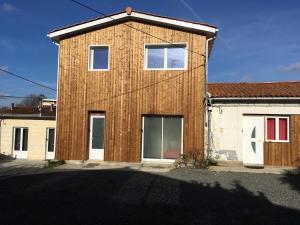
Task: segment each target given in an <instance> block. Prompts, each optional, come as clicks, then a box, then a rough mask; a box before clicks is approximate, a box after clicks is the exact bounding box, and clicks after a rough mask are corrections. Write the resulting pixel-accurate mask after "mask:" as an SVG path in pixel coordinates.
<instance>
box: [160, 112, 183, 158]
mask: <svg viewBox="0 0 300 225" xmlns="http://www.w3.org/2000/svg"><path fill="white" fill-rule="evenodd" d="M181 121H182V119H181V118H174V117H173V118H171V117H164V126H163V127H164V130H163V133H164V135H163V157H164V159H177V158H179V156H180V152H181V138H182V137H181Z"/></svg>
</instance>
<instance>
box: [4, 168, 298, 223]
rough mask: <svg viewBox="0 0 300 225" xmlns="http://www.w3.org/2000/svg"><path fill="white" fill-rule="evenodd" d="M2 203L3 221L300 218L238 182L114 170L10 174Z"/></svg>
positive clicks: (279, 220) (282, 220)
mask: <svg viewBox="0 0 300 225" xmlns="http://www.w3.org/2000/svg"><path fill="white" fill-rule="evenodd" d="M286 182H290V180H286ZM291 182H292V183H293V182H294V181H291ZM297 185H298V184H297ZM297 185H296V186H297ZM297 188H298V186H297ZM0 202H1V204H0V212H1V215H2V216H1V224H5V225H9V224H18V225H21V224H28V225H34V224H43V225H47V224H51V225H53V224H57V225H61V224H68V225H69V224H70V225H71V224H72V225H74V224H80V225H82V224H84V225H89V224H116V225H117V224H138V225H141V224H152V225H154V224H164V225H165V224H175V225H179V224H182V225H188V224H264V225H265V224H272V225H274V224H280V225H282V224H299V221H300V211H298V210H295V209H291V208H285V207H282V206H278V205H275V204H273V203H272V202H270V201H269V200H268V199H267V198H266V197H265V196H264V194H263V193H259V194H257V195H255V194H253V193H252V192H250V191H248V190H247V189H246V188H244V187H243V186H242V185H240V184H239V183H238V182H236V183H235V184H234V188H232V189H230V190H228V189H224V188H223V187H221V185H220V184H219V183H217V182H215V183H212V184H210V183H201V182H196V181H193V182H186V181H182V180H179V179H173V178H170V177H166V176H163V175H157V174H150V173H144V172H138V171H132V170H117V169H116V170H97V171H96V170H85V171H83V170H81V171H63V172H51V173H45V174H35V175H24V176H15V177H10V178H7V179H5V180H2V181H1V185H0Z"/></svg>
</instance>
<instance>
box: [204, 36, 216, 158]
mask: <svg viewBox="0 0 300 225" xmlns="http://www.w3.org/2000/svg"><path fill="white" fill-rule="evenodd" d="M215 39H216V37H215V36H214V37H212V38H209V39H207V40H206V45H205V109H206V115H207V155H206V158H207V159H210V158H211V104H210V94H209V93H208V54H209V53H208V44H209V42H210V41H213V40H215Z"/></svg>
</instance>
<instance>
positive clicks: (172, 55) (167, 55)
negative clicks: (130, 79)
mask: <svg viewBox="0 0 300 225" xmlns="http://www.w3.org/2000/svg"><path fill="white" fill-rule="evenodd" d="M186 56H187V50H186V45H185V44H174V45H146V47H145V68H146V69H166V70H167V69H186V65H187V62H186V61H187V57H186Z"/></svg>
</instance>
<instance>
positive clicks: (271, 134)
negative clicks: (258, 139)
mask: <svg viewBox="0 0 300 225" xmlns="http://www.w3.org/2000/svg"><path fill="white" fill-rule="evenodd" d="M275 132H276V127H275V118H268V119H267V138H268V140H275Z"/></svg>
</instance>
